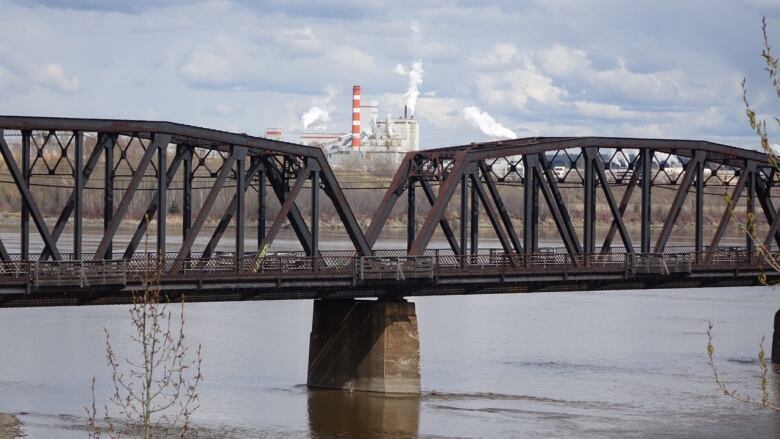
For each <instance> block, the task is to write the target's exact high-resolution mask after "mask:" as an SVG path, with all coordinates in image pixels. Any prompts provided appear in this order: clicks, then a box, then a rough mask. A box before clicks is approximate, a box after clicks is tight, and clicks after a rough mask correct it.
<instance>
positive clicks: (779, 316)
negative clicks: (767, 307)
mask: <svg viewBox="0 0 780 439" xmlns="http://www.w3.org/2000/svg"><path fill="white" fill-rule="evenodd" d="M772 361H773V362H775V363H780V310H778V311H777V312H776V313H775V328H774V332H773V333H772Z"/></svg>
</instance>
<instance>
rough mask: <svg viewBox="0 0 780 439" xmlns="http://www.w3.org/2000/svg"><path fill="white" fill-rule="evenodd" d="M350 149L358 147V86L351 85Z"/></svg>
mask: <svg viewBox="0 0 780 439" xmlns="http://www.w3.org/2000/svg"><path fill="white" fill-rule="evenodd" d="M352 149H360V86H359V85H355V86H352Z"/></svg>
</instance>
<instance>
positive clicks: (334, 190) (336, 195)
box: [309, 155, 373, 256]
mask: <svg viewBox="0 0 780 439" xmlns="http://www.w3.org/2000/svg"><path fill="white" fill-rule="evenodd" d="M316 165H317V166H319V169H320V170H319V176H320V179H321V180H322V188H323V189H324V190H325V195H327V197H328V198H330V201H331V203H332V204H333V208H334V209H336V214H338V216H339V219H341V224H343V225H344V228H345V229H346V232H347V236H349V239H350V240H351V241H352V245H353V246H354V247H355V251H356V252H357V253H358V254H359V255H362V256H370V255H371V254H372V252H371V247H372V246H373V242H371V241H369V240H368V238H367V237H366V235H364V234H363V230H362V229H361V228H360V224H358V221H357V218H356V217H355V214H354V213H353V212H352V208H351V207H349V202H348V201H347V197H346V196H345V195H344V191H342V190H341V186H339V184H338V182H337V181H336V176H335V175H333V170H332V169H331V168H330V164H329V163H328V161H327V160H326V159H325V156H324V155H322V156H321V157H317V158H316ZM312 242H313V240H312ZM313 247H316V245H313ZM309 254H311V253H309Z"/></svg>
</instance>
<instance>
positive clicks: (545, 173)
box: [535, 154, 583, 253]
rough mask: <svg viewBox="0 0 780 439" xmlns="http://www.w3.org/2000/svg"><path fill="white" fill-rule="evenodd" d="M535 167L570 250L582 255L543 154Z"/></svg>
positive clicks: (569, 218)
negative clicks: (558, 218)
mask: <svg viewBox="0 0 780 439" xmlns="http://www.w3.org/2000/svg"><path fill="white" fill-rule="evenodd" d="M535 167H536V168H537V170H538V176H539V177H538V179H539V181H545V180H546V181H547V187H548V188H549V190H550V195H551V196H552V202H553V203H555V205H556V210H557V211H558V212H559V213H560V221H561V226H562V227H563V229H564V232H566V234H567V235H568V239H569V240H570V241H571V243H572V248H573V249H574V250H576V251H577V253H582V252H583V249H582V247H581V246H580V240H579V238H578V237H577V231H576V229H575V228H574V224H572V222H571V216H570V215H569V210H568V209H567V208H566V203H565V202H564V201H563V196H562V195H561V190H560V189H559V188H558V178H557V177H556V176H555V173H554V172H553V169H552V166H550V163H549V162H548V161H547V157H545V156H544V154H540V157H539V159H538V160H536V165H535ZM548 203H550V201H548ZM551 210H552V209H551ZM559 232H560V229H559ZM561 233H563V232H561Z"/></svg>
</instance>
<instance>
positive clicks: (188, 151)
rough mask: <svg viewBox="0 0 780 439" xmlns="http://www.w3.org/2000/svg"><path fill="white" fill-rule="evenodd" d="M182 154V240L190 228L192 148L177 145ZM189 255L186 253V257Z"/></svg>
mask: <svg viewBox="0 0 780 439" xmlns="http://www.w3.org/2000/svg"><path fill="white" fill-rule="evenodd" d="M178 147H179V149H180V150H181V155H182V165H183V167H184V169H183V172H182V195H181V196H182V200H181V204H182V208H181V239H182V241H184V240H185V239H187V237H189V236H190V232H191V230H192V155H193V148H192V147H191V146H189V145H179V146H178ZM189 256H190V255H189V254H187V257H189Z"/></svg>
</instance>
